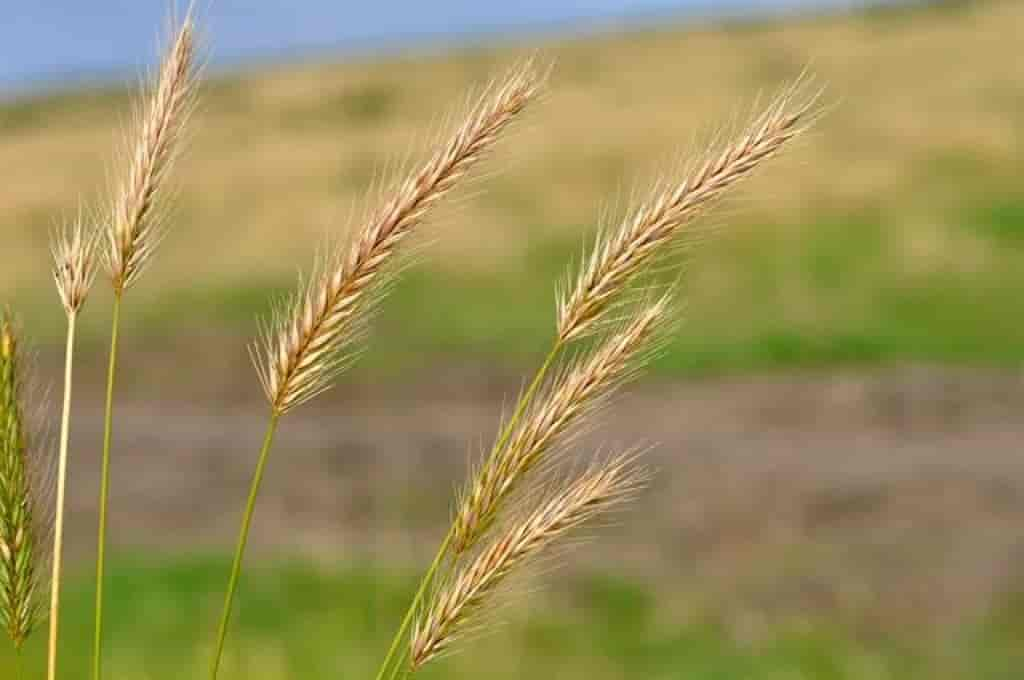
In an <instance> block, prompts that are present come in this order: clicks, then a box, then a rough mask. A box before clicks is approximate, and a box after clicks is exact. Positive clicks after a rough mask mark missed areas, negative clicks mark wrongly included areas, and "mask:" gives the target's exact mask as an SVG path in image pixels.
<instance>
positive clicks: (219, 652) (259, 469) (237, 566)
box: [210, 411, 281, 680]
mask: <svg viewBox="0 0 1024 680" xmlns="http://www.w3.org/2000/svg"><path fill="white" fill-rule="evenodd" d="M280 418H281V414H280V413H278V412H277V411H272V412H271V415H270V422H268V423H267V434H266V436H265V437H264V439H263V448H262V449H260V459H259V462H257V463H256V472H255V473H254V474H253V477H252V485H251V486H250V488H249V500H248V501H247V502H246V504H245V514H244V515H243V516H242V528H241V529H240V530H239V532H238V546H237V547H236V548H235V560H234V563H233V564H232V565H231V577H230V579H228V590H227V593H226V594H225V596H224V610H223V611H222V612H221V617H220V627H219V629H218V631H217V645H216V647H215V648H214V653H213V663H212V664H211V666H210V680H216V678H217V672H218V671H219V670H220V661H221V657H222V656H223V654H224V640H225V639H226V638H227V635H228V624H230V622H231V610H232V608H233V605H234V600H235V590H236V589H237V588H238V576H239V574H240V573H241V571H242V560H243V558H244V557H245V546H246V543H248V541H249V527H250V526H251V524H252V515H253V511H254V510H255V509H256V497H257V496H259V492H260V484H261V483H262V482H263V472H264V470H265V468H266V466H267V459H268V458H269V457H270V449H271V448H272V447H273V445H274V434H275V433H276V432H277V423H278V420H279V419H280Z"/></svg>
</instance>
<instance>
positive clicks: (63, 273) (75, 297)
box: [51, 216, 96, 316]
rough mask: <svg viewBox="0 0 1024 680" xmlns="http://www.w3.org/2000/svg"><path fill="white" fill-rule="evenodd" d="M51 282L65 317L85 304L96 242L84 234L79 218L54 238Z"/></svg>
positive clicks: (91, 275) (91, 279) (92, 271)
mask: <svg viewBox="0 0 1024 680" xmlns="http://www.w3.org/2000/svg"><path fill="white" fill-rule="evenodd" d="M51 251H52V253H53V280H54V282H55V283H56V284H57V293H58V294H59V295H60V301H61V304H63V305H64V311H65V312H67V315H68V316H74V315H75V314H77V313H78V311H79V310H80V309H81V308H82V305H84V304H85V299H86V297H88V295H89V289H90V288H91V287H92V282H93V278H94V276H95V274H96V239H95V237H94V236H93V235H92V234H86V233H85V226H84V225H83V223H82V218H81V216H79V217H78V219H76V220H75V221H74V222H73V223H72V224H71V226H70V227H68V228H67V229H65V230H63V231H61V232H59V233H57V234H55V235H54V238H53V244H52V246H51Z"/></svg>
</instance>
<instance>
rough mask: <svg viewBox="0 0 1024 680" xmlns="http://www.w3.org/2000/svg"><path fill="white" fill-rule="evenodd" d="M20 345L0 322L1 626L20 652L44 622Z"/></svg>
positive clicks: (8, 325) (6, 320) (4, 320)
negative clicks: (22, 390) (19, 352)
mask: <svg viewBox="0 0 1024 680" xmlns="http://www.w3.org/2000/svg"><path fill="white" fill-rule="evenodd" d="M19 372H20V365H19V354H18V348H17V341H16V338H15V335H14V330H13V328H12V324H11V321H10V318H9V317H7V316H4V317H2V318H0V623H2V624H3V626H4V628H5V629H6V630H7V634H8V635H9V636H10V638H11V640H12V641H13V642H14V645H15V646H16V647H18V648H19V649H20V648H21V646H22V645H23V644H24V643H25V640H26V639H27V638H28V637H29V635H31V633H32V632H33V630H34V629H35V627H36V624H37V623H38V621H39V613H40V609H39V601H38V598H37V589H38V585H39V584H38V579H37V574H38V558H39V554H38V552H37V548H38V546H37V542H36V528H35V525H34V509H35V508H34V499H33V497H32V489H31V482H32V480H31V474H30V471H29V465H28V437H27V436H26V433H25V423H24V411H23V405H22V403H21V394H20V393H21V388H22V385H21V376H20V374H19Z"/></svg>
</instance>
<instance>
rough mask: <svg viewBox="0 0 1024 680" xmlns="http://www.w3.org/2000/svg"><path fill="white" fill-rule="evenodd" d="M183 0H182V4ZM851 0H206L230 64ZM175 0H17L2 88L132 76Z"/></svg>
mask: <svg viewBox="0 0 1024 680" xmlns="http://www.w3.org/2000/svg"><path fill="white" fill-rule="evenodd" d="M184 1H185V0H178V3H179V5H181V4H183V2H184ZM850 2H851V0H503V1H491V0H431V1H430V2H423V1H422V0H359V1H358V2H353V1H351V0H199V6H200V7H201V8H202V14H203V15H204V17H205V22H204V23H205V24H206V26H207V28H208V33H209V34H210V37H211V41H210V43H211V46H210V52H211V54H210V58H211V60H212V61H213V62H214V63H215V64H217V63H232V62H239V61H245V60H246V59H250V58H273V57H275V56H284V55H296V54H302V53H303V52H306V51H310V50H324V49H339V50H347V51H350V52H365V51H368V50H374V49H385V48H394V47H396V46H397V47H400V46H402V45H406V44H416V43H421V44H422V43H424V42H428V41H432V42H437V41H455V40H462V39H467V38H473V37H480V36H484V35H494V34H510V33H517V32H522V31H526V30H537V29H550V28H567V29H571V28H575V29H577V30H579V29H586V28H587V27H591V26H596V25H606V24H608V23H615V22H617V21H621V20H624V19H631V18H632V19H637V18H640V19H642V18H645V17H648V18H649V17H652V16H660V15H662V14H674V13H679V14H681V15H685V14H687V13H689V14H690V15H700V14H704V15H706V14H709V13H711V14H714V13H736V12H745V11H766V10H776V9H780V8H793V7H806V6H817V5H826V4H831V5H837V4H840V5H842V4H850ZM170 6H171V0H36V1H35V2H17V1H15V2H12V3H11V6H9V7H6V8H5V9H4V19H5V21H4V22H3V23H2V24H0V89H10V88H12V87H24V86H34V85H39V84H41V83H50V82H61V81H63V80H68V79H74V78H78V77H83V76H96V75H111V74H118V75H131V74H134V73H137V72H139V71H140V70H141V69H142V67H144V66H145V65H146V64H149V63H150V62H151V61H152V59H153V57H154V54H155V45H156V43H157V38H158V37H159V34H160V31H159V28H160V26H161V25H162V23H161V22H162V19H163V18H164V17H166V15H167V13H168V8H169V7H170Z"/></svg>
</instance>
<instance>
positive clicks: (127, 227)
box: [92, 5, 197, 680]
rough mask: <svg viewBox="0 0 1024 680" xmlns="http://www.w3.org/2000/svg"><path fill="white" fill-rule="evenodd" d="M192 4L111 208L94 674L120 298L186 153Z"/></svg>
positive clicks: (148, 248) (151, 244)
mask: <svg viewBox="0 0 1024 680" xmlns="http://www.w3.org/2000/svg"><path fill="white" fill-rule="evenodd" d="M192 10H193V7H192V6H191V5H190V6H189V9H188V11H187V12H186V14H185V17H184V18H183V19H182V21H181V23H180V25H179V27H178V31H177V33H176V34H175V36H174V39H173V40H172V41H171V42H170V44H169V46H168V49H167V52H166V54H165V56H164V58H163V61H162V63H161V65H160V69H159V71H158V73H157V75H156V78H155V79H154V82H153V83H152V85H151V89H150V90H149V91H148V92H147V96H146V97H145V99H144V101H143V103H142V105H141V106H140V108H139V112H138V114H137V117H136V120H135V121H134V125H133V132H132V135H131V137H130V138H129V152H128V164H127V165H128V167H127V172H126V173H125V176H124V177H123V179H122V182H121V184H120V186H119V187H118V191H117V193H116V194H115V196H114V200H113V203H112V205H111V208H110V215H109V222H108V225H107V229H106V247H105V248H104V251H103V256H104V264H105V265H106V268H107V272H108V274H109V276H110V282H111V286H112V287H113V289H114V307H113V321H112V323H111V333H110V361H109V365H108V367H107V395H106V405H105V407H104V413H103V454H102V462H101V466H102V467H101V471H100V500H99V527H98V536H97V539H96V609H95V621H94V631H93V632H94V635H93V663H92V671H93V680H100V679H101V677H102V670H103V660H102V648H103V599H104V578H105V574H104V570H105V568H106V545H107V503H108V499H109V496H110V447H111V438H112V431H113V399H114V378H115V375H116V371H117V343H118V334H119V330H120V328H119V327H120V317H121V302H122V298H123V296H124V293H125V291H126V290H128V288H130V287H131V286H133V285H134V284H135V283H136V282H137V281H138V278H139V276H141V274H142V273H143V271H144V270H145V269H146V267H147V266H148V264H149V263H150V261H151V260H152V256H153V254H154V252H155V251H156V248H157V246H158V245H159V243H160V239H161V236H162V227H163V220H162V215H161V214H160V210H159V208H160V205H159V201H158V198H159V197H160V196H161V194H162V193H163V187H164V185H165V184H166V182H165V179H166V176H167V174H168V172H169V171H170V168H171V166H172V165H173V164H174V161H175V160H176V159H177V157H178V155H179V154H180V152H181V147H182V145H181V138H182V136H183V132H184V129H185V127H186V123H187V121H188V118H189V114H190V112H191V109H192V105H193V101H194V97H195V92H196V85H197V77H196V71H195V52H196V39H195V24H194V21H193V14H192Z"/></svg>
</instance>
